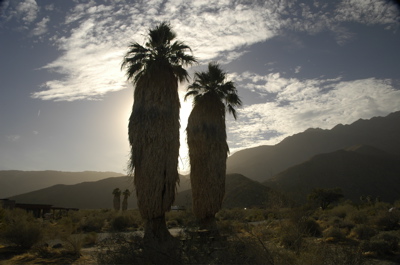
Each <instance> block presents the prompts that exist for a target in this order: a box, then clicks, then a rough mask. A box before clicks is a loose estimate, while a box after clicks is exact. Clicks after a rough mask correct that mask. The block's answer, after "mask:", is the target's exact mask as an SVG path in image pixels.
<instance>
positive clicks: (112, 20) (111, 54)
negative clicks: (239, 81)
mask: <svg viewBox="0 0 400 265" xmlns="http://www.w3.org/2000/svg"><path fill="white" fill-rule="evenodd" d="M369 2H371V3H372V4H371V5H366V4H365V0H343V1H341V2H338V3H336V2H335V3H329V4H327V3H326V2H317V1H312V2H309V3H308V4H305V3H297V2H296V1H274V0H268V1H248V2H243V3H237V2H236V1H230V0H225V1H214V0H209V1H183V0H168V1H158V0H152V1H133V2H129V3H126V2H125V1H107V2H104V3H101V4H100V3H98V2H96V1H87V2H85V3H79V2H78V3H76V4H74V6H73V7H72V9H71V10H70V11H69V12H67V13H66V15H65V19H64V22H63V23H64V24H63V25H58V27H59V28H60V30H59V31H58V33H55V35H54V36H53V37H52V38H51V39H52V40H53V41H54V43H55V45H57V47H58V48H59V49H60V51H61V52H62V55H61V56H60V57H59V58H57V59H56V60H54V61H52V62H50V63H48V64H47V65H45V66H44V67H43V69H47V70H49V71H54V72H56V73H59V74H61V75H62V76H63V78H61V79H57V80H49V81H47V82H45V83H44V84H43V85H42V90H41V91H38V92H35V93H33V95H32V96H33V97H34V98H40V99H43V100H59V101H62V100H65V101H71V100H79V99H98V98H101V97H102V96H103V95H105V94H106V93H108V92H110V91H117V90H120V89H123V88H125V87H126V84H125V82H124V80H125V78H124V75H123V73H121V71H120V68H119V67H120V63H121V58H122V56H123V54H124V52H125V51H126V47H127V45H128V43H129V42H130V41H132V40H135V41H138V42H140V43H141V42H144V35H145V34H146V29H147V28H149V27H151V26H152V25H154V24H155V23H157V22H159V21H164V20H167V21H170V22H171V24H172V25H173V28H174V30H175V31H176V32H177V34H178V37H179V39H181V40H184V41H185V42H186V43H187V44H189V45H190V46H191V47H192V48H193V51H194V54H195V56H197V57H198V58H199V60H200V62H201V63H206V62H208V61H210V60H218V61H220V62H221V63H229V62H231V61H233V60H236V59H238V58H240V57H241V56H242V55H243V54H245V53H246V52H247V47H249V46H250V45H253V44H255V43H258V42H262V41H266V40H268V39H270V38H273V37H275V36H277V35H279V34H281V33H282V32H283V31H285V30H287V29H289V30H295V31H304V32H307V33H309V34H317V33H319V32H321V31H326V30H329V31H332V32H333V33H334V34H335V35H336V40H337V42H338V43H339V44H341V45H344V44H345V43H346V42H348V41H349V40H351V38H353V33H351V32H350V31H348V30H347V29H346V27H344V26H343V25H342V24H341V23H342V22H347V21H356V22H359V23H364V24H383V25H388V26H390V25H392V26H393V25H398V21H397V20H396V13H394V12H395V7H394V6H393V5H390V4H389V3H386V2H385V1H383V0H382V1H369ZM28 7H30V8H28ZM43 8H44V9H46V10H47V11H48V12H49V11H51V10H53V9H55V8H54V6H51V8H49V6H44V7H43ZM16 10H18V13H19V14H22V13H25V14H26V16H25V18H24V20H25V21H26V22H27V21H31V22H32V21H34V20H35V19H37V16H38V11H39V7H38V6H37V4H36V2H35V1H34V0H26V1H24V2H21V3H20V4H19V5H18V6H17V8H16ZM48 21H49V18H48V17H44V18H42V19H41V20H40V22H38V23H36V28H35V29H34V30H33V33H34V35H40V34H43V33H44V32H45V31H46V25H47V23H48ZM52 21H53V20H52ZM54 27H55V28H57V25H55V26H54ZM61 29H62V30H61ZM60 32H61V33H60ZM63 32H64V33H63Z"/></svg>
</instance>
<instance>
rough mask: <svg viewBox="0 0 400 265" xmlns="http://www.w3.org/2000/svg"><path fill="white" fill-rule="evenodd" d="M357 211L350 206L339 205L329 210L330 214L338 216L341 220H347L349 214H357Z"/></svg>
mask: <svg viewBox="0 0 400 265" xmlns="http://www.w3.org/2000/svg"><path fill="white" fill-rule="evenodd" d="M355 211H356V209H355V208H354V207H353V206H352V205H350V204H344V205H338V206H336V207H334V208H332V209H331V210H329V214H330V215H332V216H337V217H339V218H342V219H344V218H346V216H348V215H349V214H351V213H353V212H355Z"/></svg>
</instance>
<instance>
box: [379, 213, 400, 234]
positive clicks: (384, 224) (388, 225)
mask: <svg viewBox="0 0 400 265" xmlns="http://www.w3.org/2000/svg"><path fill="white" fill-rule="evenodd" d="M372 222H373V224H375V225H376V226H377V227H379V229H381V230H385V231H390V230H396V229H398V228H399V227H400V213H399V212H389V211H388V210H386V209H385V210H382V211H380V212H379V213H378V214H377V215H376V216H375V218H374V219H373V221H372Z"/></svg>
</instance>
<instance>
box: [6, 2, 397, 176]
mask: <svg viewBox="0 0 400 265" xmlns="http://www.w3.org/2000/svg"><path fill="white" fill-rule="evenodd" d="M399 17H400V15H399V8H398V6H396V5H394V2H390V1H385V0H382V1H379V0H336V1H329V2H328V1H322V0H321V1H318V0H309V1H296V0H284V1H277V0H270V1H268V0H265V1H264V0H263V1H230V0H218V1H213V0H194V1H184V0H164V1H157V0H150V1H118V0H104V1H90V0H88V1H81V0H74V1H50V0H36V1H35V0H12V1H3V3H2V7H1V17H0V18H1V21H0V48H1V49H0V61H1V64H0V72H1V83H0V86H1V97H0V124H1V126H0V170H8V169H20V170H46V169H54V170H63V171H83V170H97V171H117V172H121V173H124V172H125V168H126V164H127V161H128V157H129V156H128V155H129V145H128V140H127V139H128V138H127V120H128V117H129V114H130V109H131V106H132V103H133V89H134V88H133V87H132V85H131V84H129V83H128V82H126V78H125V75H124V73H123V72H122V71H121V70H120V64H121V62H122V58H123V55H124V53H125V52H126V50H127V46H128V45H129V43H130V42H131V41H137V42H139V43H144V41H145V35H146V32H147V29H148V28H150V27H153V26H154V25H155V24H157V23H158V22H161V21H170V23H171V26H172V27H173V29H174V30H175V31H176V33H177V35H178V39H179V40H182V41H184V42H186V43H187V44H188V45H190V46H191V47H192V49H193V54H194V55H195V56H196V57H197V58H198V59H199V64H198V65H196V66H194V67H192V68H189V69H188V71H189V72H190V74H191V75H193V72H194V71H198V70H204V69H205V67H206V65H207V63H208V62H210V61H218V62H219V63H220V64H221V66H222V68H223V69H225V71H227V72H228V73H229V78H230V79H231V80H233V81H234V82H235V84H236V86H237V88H238V91H239V95H240V96H241V98H242V101H243V103H244V105H243V107H242V108H240V109H238V120H237V121H234V120H233V119H232V118H231V117H229V118H228V119H227V130H228V143H229V146H230V148H231V151H232V152H235V151H237V150H240V149H243V148H248V147H254V146H258V145H266V144H270V145H272V144H276V143H278V142H279V141H281V140H282V139H284V138H285V137H287V136H290V135H293V134H295V133H299V132H301V131H304V130H306V129H307V128H310V127H319V128H323V129H330V128H332V127H334V126H335V125H336V124H339V123H342V124H349V123H352V122H354V121H356V120H358V119H360V118H363V119H369V118H371V117H374V116H384V115H387V114H389V113H391V112H394V111H398V110H400V72H399V69H400V53H399V52H398V47H400V19H399ZM186 87H187V84H181V85H180V87H179V94H180V96H181V98H183V96H184V94H185V91H186ZM190 110H191V102H183V101H182V110H181V127H182V128H181V131H182V133H181V159H180V169H181V170H182V171H183V172H184V171H187V170H188V158H187V147H186V144H185V139H186V138H185V134H184V129H185V128H186V124H187V118H188V116H189V113H190Z"/></svg>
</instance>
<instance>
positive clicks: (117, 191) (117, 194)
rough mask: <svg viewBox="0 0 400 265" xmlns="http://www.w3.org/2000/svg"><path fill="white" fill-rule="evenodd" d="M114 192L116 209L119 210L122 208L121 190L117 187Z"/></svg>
mask: <svg viewBox="0 0 400 265" xmlns="http://www.w3.org/2000/svg"><path fill="white" fill-rule="evenodd" d="M112 194H113V195H114V200H113V203H114V210H116V211H119V209H121V190H120V189H119V188H115V189H114V190H113V192H112Z"/></svg>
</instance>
